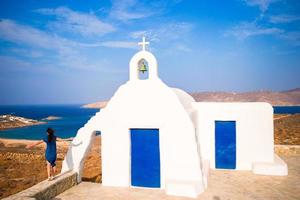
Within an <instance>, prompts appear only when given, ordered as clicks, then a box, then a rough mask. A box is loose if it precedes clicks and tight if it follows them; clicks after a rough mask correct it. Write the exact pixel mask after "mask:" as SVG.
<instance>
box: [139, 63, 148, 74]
mask: <svg viewBox="0 0 300 200" xmlns="http://www.w3.org/2000/svg"><path fill="white" fill-rule="evenodd" d="M139 71H140V72H142V73H145V72H146V71H148V70H147V67H146V65H145V63H144V62H143V63H142V64H141V66H140V68H139Z"/></svg>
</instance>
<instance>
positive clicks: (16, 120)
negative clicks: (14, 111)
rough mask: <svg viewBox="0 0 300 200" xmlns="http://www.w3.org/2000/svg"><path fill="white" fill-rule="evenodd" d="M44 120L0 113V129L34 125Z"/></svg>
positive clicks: (43, 122)
mask: <svg viewBox="0 0 300 200" xmlns="http://www.w3.org/2000/svg"><path fill="white" fill-rule="evenodd" d="M46 123H47V122H45V121H38V120H34V119H29V118H25V117H20V116H15V115H10V114H5V115H0V131H1V130H7V129H14V128H21V127H27V126H34V125H40V124H46Z"/></svg>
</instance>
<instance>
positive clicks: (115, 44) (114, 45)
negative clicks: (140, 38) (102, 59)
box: [100, 41, 138, 49]
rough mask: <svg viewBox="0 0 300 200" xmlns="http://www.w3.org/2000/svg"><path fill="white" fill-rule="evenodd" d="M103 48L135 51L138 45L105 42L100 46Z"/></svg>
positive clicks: (123, 42)
mask: <svg viewBox="0 0 300 200" xmlns="http://www.w3.org/2000/svg"><path fill="white" fill-rule="evenodd" d="M100 45H101V46H104V47H111V48H128V49H137V47H138V45H137V43H135V42H125V41H107V42H103V43H101V44H100Z"/></svg>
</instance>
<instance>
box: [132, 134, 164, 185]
mask: <svg viewBox="0 0 300 200" xmlns="http://www.w3.org/2000/svg"><path fill="white" fill-rule="evenodd" d="M130 132H131V185H132V186H139V187H152V188H159V187H160V153H159V130H158V129H130Z"/></svg>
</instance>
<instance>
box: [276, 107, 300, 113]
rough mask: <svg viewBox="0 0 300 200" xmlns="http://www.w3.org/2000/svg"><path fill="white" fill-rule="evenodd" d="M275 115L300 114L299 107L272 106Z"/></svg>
mask: <svg viewBox="0 0 300 200" xmlns="http://www.w3.org/2000/svg"><path fill="white" fill-rule="evenodd" d="M273 108H274V113H275V114H296V113H300V106H274V107H273Z"/></svg>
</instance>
